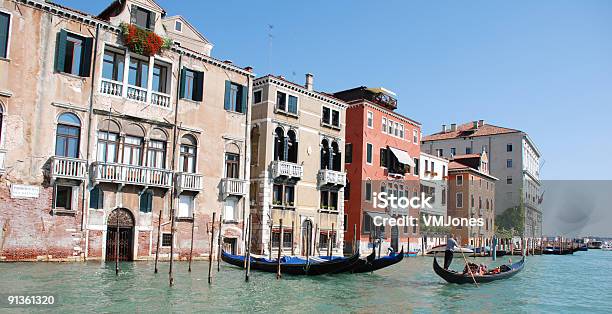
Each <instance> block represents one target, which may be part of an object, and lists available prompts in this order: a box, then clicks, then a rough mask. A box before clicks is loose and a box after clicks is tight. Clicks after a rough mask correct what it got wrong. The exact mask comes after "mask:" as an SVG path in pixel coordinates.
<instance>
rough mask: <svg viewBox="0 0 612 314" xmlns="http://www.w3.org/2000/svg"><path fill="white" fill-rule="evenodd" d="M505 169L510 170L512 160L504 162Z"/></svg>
mask: <svg viewBox="0 0 612 314" xmlns="http://www.w3.org/2000/svg"><path fill="white" fill-rule="evenodd" d="M506 168H512V159H507V160H506Z"/></svg>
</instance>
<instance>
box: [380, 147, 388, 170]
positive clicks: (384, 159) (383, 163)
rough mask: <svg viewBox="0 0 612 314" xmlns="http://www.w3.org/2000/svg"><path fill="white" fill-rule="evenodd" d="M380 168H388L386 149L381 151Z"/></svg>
mask: <svg viewBox="0 0 612 314" xmlns="http://www.w3.org/2000/svg"><path fill="white" fill-rule="evenodd" d="M380 166H381V167H387V149H386V148H381V149H380Z"/></svg>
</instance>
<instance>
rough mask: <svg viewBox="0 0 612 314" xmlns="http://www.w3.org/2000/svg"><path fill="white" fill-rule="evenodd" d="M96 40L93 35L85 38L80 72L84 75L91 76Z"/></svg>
mask: <svg viewBox="0 0 612 314" xmlns="http://www.w3.org/2000/svg"><path fill="white" fill-rule="evenodd" d="M93 45H94V40H93V38H91V37H87V38H84V39H83V51H82V54H83V55H82V58H81V69H80V73H81V76H83V77H89V74H90V72H91V55H92V53H93Z"/></svg>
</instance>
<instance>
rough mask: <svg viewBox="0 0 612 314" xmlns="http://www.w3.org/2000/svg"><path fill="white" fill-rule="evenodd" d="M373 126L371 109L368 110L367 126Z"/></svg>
mask: <svg viewBox="0 0 612 314" xmlns="http://www.w3.org/2000/svg"><path fill="white" fill-rule="evenodd" d="M373 127H374V113H372V111H368V128H373Z"/></svg>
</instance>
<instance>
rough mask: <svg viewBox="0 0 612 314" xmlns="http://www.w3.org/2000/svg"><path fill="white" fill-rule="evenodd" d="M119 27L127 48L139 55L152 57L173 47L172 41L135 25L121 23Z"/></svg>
mask: <svg viewBox="0 0 612 314" xmlns="http://www.w3.org/2000/svg"><path fill="white" fill-rule="evenodd" d="M119 27H120V28H121V34H122V35H123V41H125V44H126V46H127V47H128V49H129V50H130V51H132V52H135V53H137V54H140V55H143V56H148V57H150V56H154V55H156V54H158V53H159V52H160V51H161V50H162V49H167V48H170V47H171V46H172V39H170V38H163V37H161V36H159V35H157V34H155V33H154V32H152V31H150V30H146V29H143V28H140V27H138V26H136V25H134V24H128V23H121V24H120V25H119Z"/></svg>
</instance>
